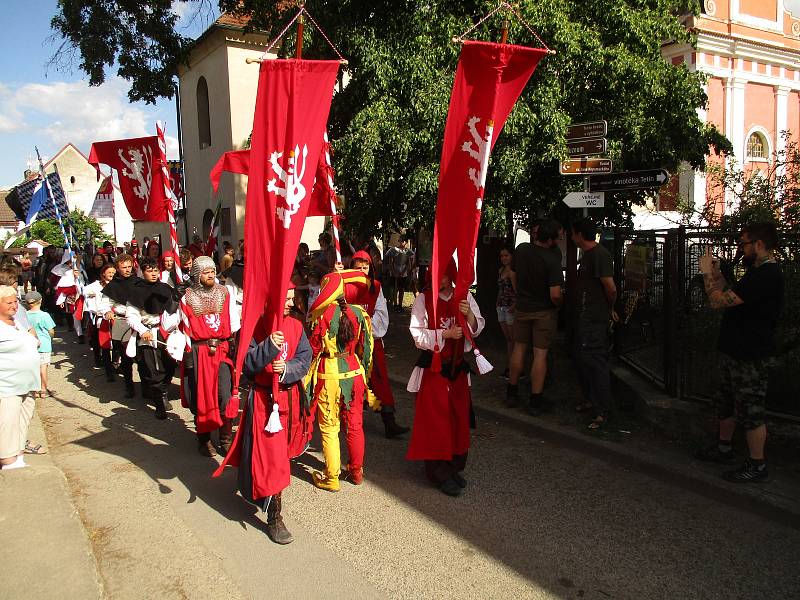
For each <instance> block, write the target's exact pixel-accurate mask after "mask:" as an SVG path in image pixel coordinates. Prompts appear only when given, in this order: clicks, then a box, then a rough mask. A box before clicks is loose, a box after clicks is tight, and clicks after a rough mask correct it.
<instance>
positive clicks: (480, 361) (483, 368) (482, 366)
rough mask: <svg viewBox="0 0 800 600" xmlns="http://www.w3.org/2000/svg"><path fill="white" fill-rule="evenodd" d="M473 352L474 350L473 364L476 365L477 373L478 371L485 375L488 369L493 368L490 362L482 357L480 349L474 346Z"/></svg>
mask: <svg viewBox="0 0 800 600" xmlns="http://www.w3.org/2000/svg"><path fill="white" fill-rule="evenodd" d="M473 352H475V365H476V366H477V367H478V373H480V374H481V375H486V374H487V373H488V372H489V371H491V370H492V369H494V367H493V366H492V363H490V362H489V361H488V360H486V358H484V356H483V354H481V351H480V350H478V349H477V348H475V350H473Z"/></svg>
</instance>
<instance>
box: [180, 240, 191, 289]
mask: <svg viewBox="0 0 800 600" xmlns="http://www.w3.org/2000/svg"><path fill="white" fill-rule="evenodd" d="M178 258H179V259H180V261H181V273H183V281H182V282H181V283H179V284H178V286H177V289H178V293H179V294H183V293H185V292H186V290H187V289H189V287H190V286H191V285H192V279H191V273H192V262H194V256H192V253H191V252H189V250H187V249H186V248H182V249H181V252H180V256H179V257H178Z"/></svg>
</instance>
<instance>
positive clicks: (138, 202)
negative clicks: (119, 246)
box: [89, 136, 167, 221]
mask: <svg viewBox="0 0 800 600" xmlns="http://www.w3.org/2000/svg"><path fill="white" fill-rule="evenodd" d="M160 156H161V154H160V151H159V149H158V137H157V136H151V137H143V138H132V139H128V140H114V141H111V142H95V143H94V144H92V149H91V152H89V163H90V164H92V165H94V166H95V168H96V169H98V171H97V175H98V179H99V178H100V170H99V164H100V163H103V164H106V165H108V166H109V167H111V168H113V169H116V171H117V179H118V180H119V189H120V192H122V199H123V200H125V206H127V208H128V212H129V213H130V215H131V218H133V219H135V220H137V221H166V220H167V198H166V196H165V195H164V181H163V175H162V170H161V158H160Z"/></svg>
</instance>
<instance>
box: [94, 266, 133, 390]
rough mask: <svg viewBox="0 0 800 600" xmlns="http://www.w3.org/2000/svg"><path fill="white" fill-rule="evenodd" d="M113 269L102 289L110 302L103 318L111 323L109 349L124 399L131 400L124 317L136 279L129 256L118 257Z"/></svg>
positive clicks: (128, 334)
mask: <svg viewBox="0 0 800 600" xmlns="http://www.w3.org/2000/svg"><path fill="white" fill-rule="evenodd" d="M114 267H115V268H116V270H117V271H116V273H115V275H114V278H113V279H112V280H111V282H110V283H109V284H108V285H106V286H105V287H104V288H103V295H104V296H106V297H108V298H109V299H110V300H111V306H110V310H108V311H106V313H105V315H103V318H104V319H105V320H106V321H109V322H110V323H111V348H112V351H113V355H114V361H115V362H118V364H119V367H120V370H121V371H122V377H123V379H124V381H125V398H133V397H134V396H135V395H136V391H135V389H134V387H133V358H132V357H130V356H128V355H127V353H126V352H125V345H126V344H127V343H128V341H129V340H130V338H131V335H132V334H133V332H132V330H131V328H130V326H129V325H128V321H127V319H126V315H127V311H128V306H127V303H128V298H130V296H131V291H132V289H133V284H134V283H135V282H136V281H137V280H138V277H136V276H135V275H133V257H132V256H131V255H130V254H120V255H118V256H117V260H116V262H115V263H114Z"/></svg>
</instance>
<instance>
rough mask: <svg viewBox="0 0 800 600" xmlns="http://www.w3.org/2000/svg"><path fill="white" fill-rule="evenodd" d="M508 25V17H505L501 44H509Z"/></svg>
mask: <svg viewBox="0 0 800 600" xmlns="http://www.w3.org/2000/svg"><path fill="white" fill-rule="evenodd" d="M508 26H509V21H508V19H503V29H502V30H501V34H500V43H501V44H507V43H508Z"/></svg>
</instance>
